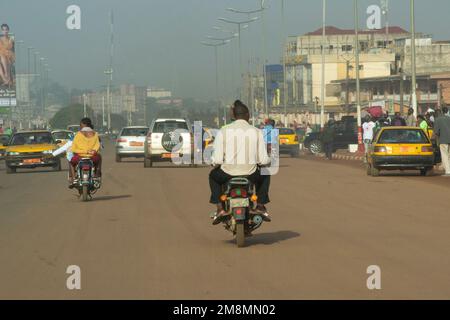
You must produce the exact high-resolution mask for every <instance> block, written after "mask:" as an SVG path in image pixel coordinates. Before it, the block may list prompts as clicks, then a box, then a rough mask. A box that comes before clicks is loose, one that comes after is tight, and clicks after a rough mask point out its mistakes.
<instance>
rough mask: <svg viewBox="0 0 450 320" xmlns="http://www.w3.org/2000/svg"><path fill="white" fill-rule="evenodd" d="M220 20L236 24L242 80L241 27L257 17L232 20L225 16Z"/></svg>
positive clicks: (240, 92)
mask: <svg viewBox="0 0 450 320" xmlns="http://www.w3.org/2000/svg"><path fill="white" fill-rule="evenodd" d="M219 20H220V21H223V22H226V23H230V24H235V25H237V26H238V38H239V74H240V75H241V80H242V70H243V68H242V41H241V29H242V26H243V25H246V24H249V23H251V22H254V21H256V20H258V18H257V17H254V18H252V19H249V20H245V21H234V20H229V19H226V18H219ZM239 94H240V96H241V97H242V90H240V91H239Z"/></svg>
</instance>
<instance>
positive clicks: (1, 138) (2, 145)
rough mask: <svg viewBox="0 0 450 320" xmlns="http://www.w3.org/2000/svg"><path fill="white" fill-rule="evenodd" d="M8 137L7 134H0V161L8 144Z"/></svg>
mask: <svg viewBox="0 0 450 320" xmlns="http://www.w3.org/2000/svg"><path fill="white" fill-rule="evenodd" d="M9 138H10V136H9V135H7V134H0V160H3V159H4V158H5V152H6V144H8V141H9Z"/></svg>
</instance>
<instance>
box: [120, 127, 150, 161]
mask: <svg viewBox="0 0 450 320" xmlns="http://www.w3.org/2000/svg"><path fill="white" fill-rule="evenodd" d="M148 130H149V128H148V127H138V126H134V127H125V128H123V129H122V130H121V131H120V134H119V136H118V137H117V140H116V162H121V161H122V159H123V158H128V157H134V158H142V157H143V156H144V143H145V139H146V136H147V134H148Z"/></svg>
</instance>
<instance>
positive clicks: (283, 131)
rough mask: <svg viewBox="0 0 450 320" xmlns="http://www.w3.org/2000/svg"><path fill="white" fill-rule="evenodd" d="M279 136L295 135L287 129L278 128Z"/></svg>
mask: <svg viewBox="0 0 450 320" xmlns="http://www.w3.org/2000/svg"><path fill="white" fill-rule="evenodd" d="M279 134H295V131H294V130H292V129H288V128H280V129H279Z"/></svg>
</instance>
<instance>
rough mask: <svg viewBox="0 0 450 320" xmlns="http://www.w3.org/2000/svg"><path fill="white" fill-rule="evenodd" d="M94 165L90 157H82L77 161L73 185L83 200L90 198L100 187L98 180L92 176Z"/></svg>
mask: <svg viewBox="0 0 450 320" xmlns="http://www.w3.org/2000/svg"><path fill="white" fill-rule="evenodd" d="M94 173H95V166H94V163H93V162H92V160H91V159H90V158H83V159H81V160H80V162H79V163H78V165H77V167H76V170H75V175H76V180H75V181H76V182H75V183H74V187H75V188H76V189H77V190H78V193H79V196H80V198H81V199H82V200H83V201H88V200H90V199H92V195H93V194H95V193H96V192H97V190H98V189H100V186H101V184H100V181H99V180H98V179H96V178H95V177H94Z"/></svg>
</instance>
